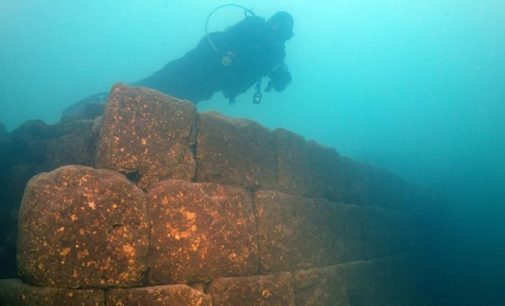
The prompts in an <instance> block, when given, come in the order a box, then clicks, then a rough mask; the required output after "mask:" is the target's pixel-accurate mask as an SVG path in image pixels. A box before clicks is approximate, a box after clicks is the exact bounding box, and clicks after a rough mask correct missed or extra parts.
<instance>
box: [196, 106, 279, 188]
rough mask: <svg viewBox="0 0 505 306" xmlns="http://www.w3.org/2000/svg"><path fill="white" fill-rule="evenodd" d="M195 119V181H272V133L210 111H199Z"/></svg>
mask: <svg viewBox="0 0 505 306" xmlns="http://www.w3.org/2000/svg"><path fill="white" fill-rule="evenodd" d="M199 120H200V121H199V122H200V123H199V133H198V150H197V160H198V175H197V180H198V181H202V182H216V183H225V184H231V185H241V186H246V187H252V188H256V187H267V188H272V187H274V186H275V185H276V155H275V137H274V135H273V134H272V133H271V132H270V131H269V130H268V129H266V128H264V127H262V126H260V125H259V124H257V123H254V122H252V121H249V120H236V119H230V118H226V117H224V116H222V115H220V114H218V113H213V112H211V113H203V114H201V115H200V119H199Z"/></svg>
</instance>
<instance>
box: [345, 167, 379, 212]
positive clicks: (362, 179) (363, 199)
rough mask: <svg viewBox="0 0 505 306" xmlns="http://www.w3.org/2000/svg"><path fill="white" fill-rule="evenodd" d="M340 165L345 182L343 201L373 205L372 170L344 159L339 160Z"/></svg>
mask: <svg viewBox="0 0 505 306" xmlns="http://www.w3.org/2000/svg"><path fill="white" fill-rule="evenodd" d="M341 165H342V168H343V175H344V177H345V182H346V184H345V186H346V187H345V196H344V198H343V201H344V202H346V203H349V204H356V205H371V204H373V203H374V201H373V198H372V190H371V179H372V172H373V170H374V169H372V168H371V167H370V166H368V165H366V164H362V163H358V162H355V161H353V160H351V159H349V158H346V157H342V158H341Z"/></svg>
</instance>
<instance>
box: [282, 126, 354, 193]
mask: <svg viewBox="0 0 505 306" xmlns="http://www.w3.org/2000/svg"><path fill="white" fill-rule="evenodd" d="M274 134H275V137H276V148H277V165H278V166H277V169H278V173H277V180H278V184H279V188H278V190H280V191H284V192H286V193H293V194H301V195H306V196H313V197H322V198H326V199H329V200H343V199H344V198H345V192H346V190H345V188H346V181H345V177H344V172H343V171H344V169H343V167H342V164H341V158H340V156H339V154H338V153H337V152H336V151H335V150H334V149H332V148H326V147H323V146H321V145H319V144H317V143H315V142H313V141H305V140H304V139H303V137H301V136H298V135H296V134H293V133H291V132H288V131H285V130H282V129H277V130H275V131H274Z"/></svg>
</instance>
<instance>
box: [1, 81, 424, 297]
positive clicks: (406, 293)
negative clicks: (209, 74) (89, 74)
mask: <svg viewBox="0 0 505 306" xmlns="http://www.w3.org/2000/svg"><path fill="white" fill-rule="evenodd" d="M94 126H95V127H96V126H100V134H99V138H98V140H99V141H98V146H97V149H96V159H93V160H96V164H95V167H93V168H92V167H85V166H76V165H73V166H64V167H61V168H59V169H56V170H54V171H52V172H49V173H43V174H40V175H37V176H35V177H33V178H32V179H31V180H30V182H29V183H28V186H27V188H26V191H25V195H24V197H23V201H22V206H21V209H20V217H19V240H18V241H19V243H18V263H19V267H18V270H19V273H20V276H21V279H22V280H23V282H21V281H19V280H13V279H9V280H2V281H0V304H1V305H242V304H243V305H416V304H417V303H418V301H419V296H418V293H417V291H416V289H418V287H419V279H418V278H417V276H418V275H419V267H418V261H417V255H416V254H415V252H414V251H413V245H412V244H413V237H412V235H411V230H412V228H411V224H410V221H409V220H410V211H409V207H410V206H409V205H410V203H411V200H412V196H411V194H412V190H411V188H410V187H409V186H408V185H407V184H405V183H404V182H402V181H401V180H400V179H398V178H396V177H394V176H392V175H391V174H389V173H387V172H385V171H382V170H378V169H374V168H371V167H369V166H367V165H363V164H360V163H356V162H354V161H352V160H350V159H347V158H345V157H342V156H340V155H339V154H338V153H337V152H336V151H335V150H333V149H331V148H325V147H323V146H320V145H318V144H316V143H314V142H311V141H305V140H304V139H303V138H302V137H300V136H298V135H295V134H293V133H290V132H288V131H285V130H281V129H278V130H275V131H270V130H268V129H266V128H264V127H262V126H260V125H258V124H256V123H254V122H251V121H247V120H235V119H230V118H226V117H223V116H221V115H219V114H217V113H202V114H199V113H197V112H196V109H195V108H194V106H193V105H192V104H190V103H189V102H184V101H180V100H177V99H174V98H171V97H168V96H165V95H162V94H161V93H159V92H156V91H153V90H149V89H145V88H131V87H127V86H124V85H116V86H115V87H114V88H113V89H112V91H111V93H110V95H109V101H108V103H107V105H106V109H105V114H104V116H103V119H101V120H97V121H96V122H95V123H94ZM102 168H105V169H108V170H105V169H102ZM123 174H124V175H123Z"/></svg>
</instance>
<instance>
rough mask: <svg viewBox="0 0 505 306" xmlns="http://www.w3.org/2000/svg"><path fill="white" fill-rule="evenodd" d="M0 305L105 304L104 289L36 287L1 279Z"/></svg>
mask: <svg viewBox="0 0 505 306" xmlns="http://www.w3.org/2000/svg"><path fill="white" fill-rule="evenodd" d="M0 305H2V306H48V305H51V306H105V304H104V293H103V291H102V290H96V289H84V290H75V289H63V288H51V287H36V286H30V285H27V284H25V283H23V282H21V281H20V280H18V279H0Z"/></svg>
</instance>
